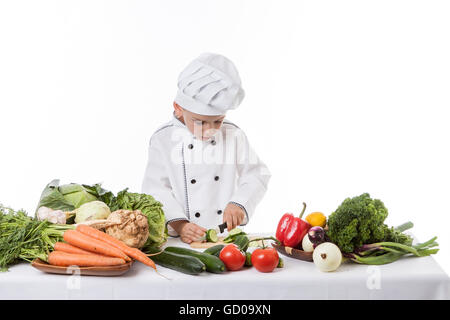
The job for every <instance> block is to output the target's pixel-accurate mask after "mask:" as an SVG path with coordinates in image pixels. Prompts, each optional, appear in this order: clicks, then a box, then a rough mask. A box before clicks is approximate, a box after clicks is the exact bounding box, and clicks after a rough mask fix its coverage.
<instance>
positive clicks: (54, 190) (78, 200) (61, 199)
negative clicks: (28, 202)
mask: <svg viewBox="0 0 450 320" xmlns="http://www.w3.org/2000/svg"><path fill="white" fill-rule="evenodd" d="M113 197H114V195H113V194H112V192H110V191H107V190H104V189H102V188H101V185H100V184H98V183H97V184H95V185H93V186H89V185H85V184H82V185H81V184H76V183H69V184H65V185H61V186H60V185H59V180H58V179H55V180H52V181H51V182H50V183H49V184H47V185H46V186H45V188H44V190H43V191H42V194H41V198H40V199H39V204H38V206H37V208H36V211H37V210H38V209H39V208H40V207H47V208H51V209H53V210H62V211H73V210H75V209H76V208H79V207H80V206H81V205H83V204H85V203H88V202H90V201H95V200H102V201H103V202H109V201H110V199H112V198H113Z"/></svg>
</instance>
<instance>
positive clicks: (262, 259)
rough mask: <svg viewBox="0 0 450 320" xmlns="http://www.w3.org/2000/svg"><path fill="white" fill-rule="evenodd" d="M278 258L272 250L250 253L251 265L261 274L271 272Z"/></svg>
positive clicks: (257, 250)
mask: <svg viewBox="0 0 450 320" xmlns="http://www.w3.org/2000/svg"><path fill="white" fill-rule="evenodd" d="M279 260H280V257H279V256H278V252H277V250H275V249H274V248H264V249H256V250H255V251H253V253H252V265H253V266H254V267H255V268H256V269H257V270H258V271H261V272H272V271H273V269H275V268H276V267H277V265H278V261H279Z"/></svg>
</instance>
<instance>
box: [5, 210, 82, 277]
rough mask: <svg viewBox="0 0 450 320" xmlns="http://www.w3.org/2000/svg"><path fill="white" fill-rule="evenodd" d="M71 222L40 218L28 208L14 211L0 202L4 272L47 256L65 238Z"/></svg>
mask: <svg viewBox="0 0 450 320" xmlns="http://www.w3.org/2000/svg"><path fill="white" fill-rule="evenodd" d="M73 228H74V227H73V226H70V225H58V224H53V223H50V222H48V221H37V220H35V219H33V218H31V217H30V216H28V215H27V213H26V212H25V211H24V210H19V211H14V210H13V209H11V208H7V207H4V206H2V205H0V271H7V270H8V266H10V265H12V264H14V263H17V262H19V261H21V260H24V261H28V262H31V261H32V260H34V259H36V258H39V259H41V260H44V261H47V255H48V253H49V252H50V250H51V249H53V246H54V244H55V243H56V242H58V241H62V239H63V234H64V231H65V230H67V229H73Z"/></svg>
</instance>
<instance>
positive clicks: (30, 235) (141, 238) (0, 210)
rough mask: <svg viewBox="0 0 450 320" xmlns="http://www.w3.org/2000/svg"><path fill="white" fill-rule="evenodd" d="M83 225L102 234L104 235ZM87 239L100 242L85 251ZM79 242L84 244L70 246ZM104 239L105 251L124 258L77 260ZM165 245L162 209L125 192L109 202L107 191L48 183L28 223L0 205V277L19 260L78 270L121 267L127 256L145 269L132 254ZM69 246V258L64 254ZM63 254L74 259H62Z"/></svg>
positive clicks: (150, 200) (146, 260)
mask: <svg viewBox="0 0 450 320" xmlns="http://www.w3.org/2000/svg"><path fill="white" fill-rule="evenodd" d="M74 222H76V223H77V224H74ZM86 225H92V226H93V227H96V228H97V229H103V230H104V231H105V232H103V231H99V230H96V229H93V228H90V227H88V226H86ZM83 228H84V229H83ZM86 228H89V229H86ZM75 229H76V231H75ZM91 229H92V230H96V231H97V232H98V233H94V232H92V231H90V234H88V235H83V232H81V231H80V230H85V231H86V230H91ZM74 235H75V237H73V236H74ZM87 236H89V237H91V238H92V237H93V238H95V237H101V238H98V239H97V238H96V239H97V240H95V239H94V241H92V242H91V244H90V246H87V245H88V244H89V241H87V239H86V237H87ZM105 237H106V238H105ZM83 238H84V242H76V241H81V239H83ZM105 239H108V241H109V242H108V241H106V242H107V245H109V246H112V247H115V246H116V247H117V246H119V243H120V246H119V247H118V248H116V252H117V250H122V251H123V252H124V254H123V255H122V257H120V256H117V255H116V256H114V255H111V252H112V251H111V250H110V251H109V254H108V253H106V252H94V253H97V254H102V255H103V257H96V259H97V260H95V259H93V257H84V256H80V255H86V252H83V250H84V251H90V252H91V255H92V253H93V247H92V244H94V243H96V242H97V241H100V242H97V244H98V245H100V244H103V245H102V246H99V247H98V248H106V247H105V245H104V243H102V242H101V241H103V242H104V241H105ZM112 239H114V240H115V241H112ZM89 240H92V239H90V238H89ZM166 240H167V230H166V228H165V217H164V211H163V209H162V204H161V203H160V202H158V201H156V200H155V199H154V198H153V197H152V196H151V195H147V194H139V193H131V192H128V189H125V190H122V191H121V192H119V193H118V194H117V196H115V195H114V194H113V193H112V192H111V191H108V190H105V189H103V188H102V187H101V185H100V184H95V185H92V186H91V185H80V184H74V183H71V184H66V185H60V184H59V180H53V181H51V182H50V183H49V184H47V185H46V187H45V188H44V190H43V191H42V194H41V197H40V199H39V203H38V206H37V208H36V213H35V217H34V218H32V217H30V216H28V215H27V213H26V212H25V211H24V210H19V211H14V210H13V209H11V208H7V207H4V206H1V205H0V270H1V271H6V270H7V269H8V266H10V265H12V264H14V263H17V262H19V261H21V260H24V261H28V262H31V261H32V260H34V259H37V258H39V259H41V260H43V261H47V262H49V263H52V262H53V263H62V262H61V261H66V262H67V263H69V262H70V263H72V264H77V263H74V262H77V261H78V262H79V264H78V265H80V266H81V265H87V264H89V263H93V264H92V265H100V264H101V265H105V264H106V265H108V263H112V264H110V265H113V264H117V263H118V262H121V261H123V262H124V263H125V261H127V259H128V260H129V258H126V257H128V256H130V257H131V258H134V259H136V260H139V261H142V262H144V263H147V264H150V262H149V260H150V259H149V258H148V257H147V256H146V255H144V254H143V253H142V252H141V251H140V250H138V248H141V247H143V246H144V245H145V246H147V247H152V248H154V249H155V250H159V248H160V247H161V245H162V244H164V243H165V242H166ZM64 241H65V242H64ZM73 241H75V242H73ZM69 245H71V248H70V250H71V251H72V252H67V250H68V248H69ZM55 246H56V247H55ZM96 248H97V247H96ZM100 250H101V249H100ZM61 251H62V253H61ZM68 254H73V255H78V256H67V255H68ZM105 257H110V258H117V259H122V260H111V259H105ZM77 259H78V260H77ZM94 260H95V261H94ZM55 261H57V262H55ZM89 261H90V262H89ZM152 263H153V262H152ZM153 266H154V264H153Z"/></svg>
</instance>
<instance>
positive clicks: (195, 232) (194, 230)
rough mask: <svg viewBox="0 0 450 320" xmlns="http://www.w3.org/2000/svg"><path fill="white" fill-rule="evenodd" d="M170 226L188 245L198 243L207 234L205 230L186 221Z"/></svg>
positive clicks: (173, 223)
mask: <svg viewBox="0 0 450 320" xmlns="http://www.w3.org/2000/svg"><path fill="white" fill-rule="evenodd" d="M170 226H171V227H172V228H173V229H174V230H175V231H176V232H177V233H178V234H179V235H180V238H181V241H183V242H186V243H191V242H192V241H197V240H198V239H199V238H201V237H203V236H204V235H205V232H206V229H205V228H203V227H200V226H199V225H196V224H195V223H192V222H189V221H186V220H181V221H174V222H172V223H171V224H170Z"/></svg>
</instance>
